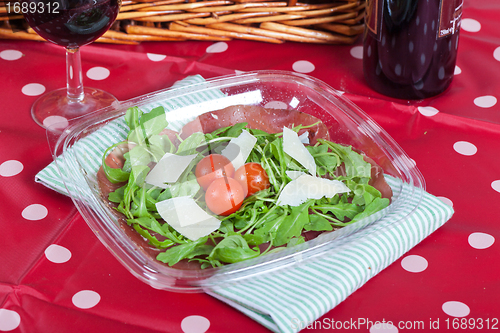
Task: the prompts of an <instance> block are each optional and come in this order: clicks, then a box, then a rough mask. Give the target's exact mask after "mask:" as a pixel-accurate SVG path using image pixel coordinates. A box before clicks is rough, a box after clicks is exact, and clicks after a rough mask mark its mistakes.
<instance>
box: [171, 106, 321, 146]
mask: <svg viewBox="0 0 500 333" xmlns="http://www.w3.org/2000/svg"><path fill="white" fill-rule="evenodd" d="M243 122H247V123H248V125H247V127H248V128H251V129H259V130H262V131H265V132H267V133H280V132H283V126H286V127H290V128H291V127H294V126H298V125H302V126H309V125H314V126H311V127H309V128H307V129H302V130H300V131H299V135H301V134H302V133H304V132H305V131H307V132H308V133H309V134H308V136H309V142H310V143H311V144H315V143H316V141H317V139H319V138H321V139H325V140H329V139H330V134H329V132H328V128H327V127H326V125H325V124H324V123H323V122H322V121H321V120H320V119H318V118H316V117H314V116H311V115H309V114H307V113H304V112H299V111H296V110H283V109H266V108H263V107H261V106H255V105H234V106H229V107H227V108H225V109H221V110H217V111H211V112H207V113H204V114H202V115H200V116H198V117H197V118H196V119H195V120H193V121H191V122H189V123H187V124H186V125H185V126H184V127H183V128H182V131H181V138H182V139H185V138H187V137H188V136H190V135H191V134H193V133H194V132H203V133H211V132H213V131H215V130H216V129H219V128H222V127H227V126H231V125H234V124H237V123H243Z"/></svg>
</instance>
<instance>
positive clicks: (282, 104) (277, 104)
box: [264, 101, 288, 109]
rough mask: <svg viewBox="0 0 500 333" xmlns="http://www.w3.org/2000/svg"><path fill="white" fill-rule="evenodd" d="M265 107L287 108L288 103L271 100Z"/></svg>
mask: <svg viewBox="0 0 500 333" xmlns="http://www.w3.org/2000/svg"><path fill="white" fill-rule="evenodd" d="M264 107H265V108H267V109H287V108H288V105H286V103H285V102H280V101H271V102H268V103H266V105H264Z"/></svg>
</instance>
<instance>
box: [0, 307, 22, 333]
mask: <svg viewBox="0 0 500 333" xmlns="http://www.w3.org/2000/svg"><path fill="white" fill-rule="evenodd" d="M20 323H21V316H19V314H18V313H17V312H15V311H12V310H7V309H0V331H3V332H8V331H13V330H15V329H16V328H17V327H18V326H19V324H20Z"/></svg>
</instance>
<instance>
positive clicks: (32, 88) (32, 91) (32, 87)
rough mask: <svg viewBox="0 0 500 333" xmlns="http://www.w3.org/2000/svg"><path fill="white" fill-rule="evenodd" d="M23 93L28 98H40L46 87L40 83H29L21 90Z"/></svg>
mask: <svg viewBox="0 0 500 333" xmlns="http://www.w3.org/2000/svg"><path fill="white" fill-rule="evenodd" d="M21 91H22V92H23V94H25V95H26V96H38V95H41V94H43V93H44V92H45V87H44V86H43V85H41V84H40V83H28V84H27V85H25V86H24V87H23V88H22V89H21Z"/></svg>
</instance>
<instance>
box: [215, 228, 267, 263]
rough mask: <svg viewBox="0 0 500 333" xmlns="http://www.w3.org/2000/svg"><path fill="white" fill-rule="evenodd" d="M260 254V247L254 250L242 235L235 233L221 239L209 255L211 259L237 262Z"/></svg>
mask: <svg viewBox="0 0 500 333" xmlns="http://www.w3.org/2000/svg"><path fill="white" fill-rule="evenodd" d="M259 254H260V250H259V248H255V250H252V249H251V248H250V247H249V246H248V243H247V242H246V240H245V239H244V238H243V237H242V236H241V235H240V234H235V235H231V236H227V237H226V238H224V239H223V240H222V241H220V242H219V243H218V244H217V245H216V246H215V248H214V249H213V251H212V253H210V255H209V256H208V258H209V259H212V260H219V261H222V262H226V263H230V264H232V263H235V262H239V261H243V260H247V259H251V258H255V257H257V256H258V255H259Z"/></svg>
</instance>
